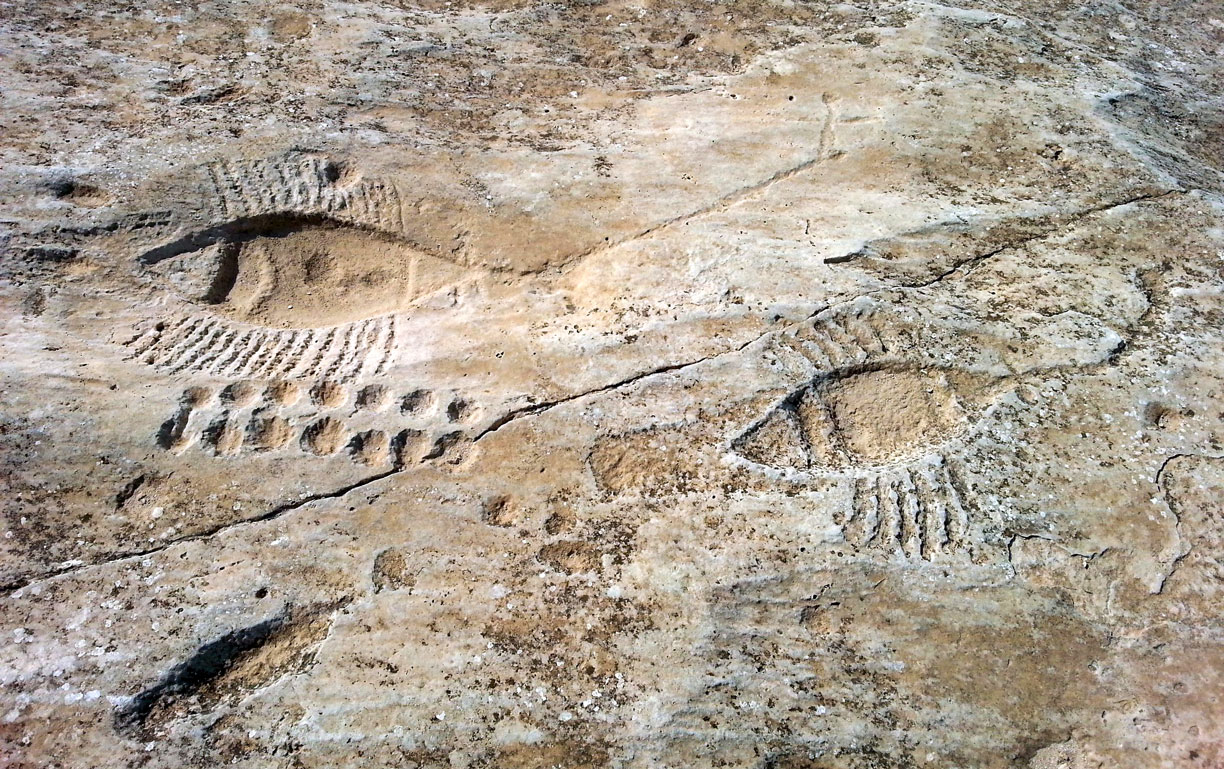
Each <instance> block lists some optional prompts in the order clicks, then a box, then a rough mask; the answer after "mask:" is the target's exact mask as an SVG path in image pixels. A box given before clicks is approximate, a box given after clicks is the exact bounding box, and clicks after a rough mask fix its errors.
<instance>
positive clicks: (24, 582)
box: [0, 156, 1197, 596]
mask: <svg viewBox="0 0 1224 769" xmlns="http://www.w3.org/2000/svg"><path fill="white" fill-rule="evenodd" d="M822 159H823V157H819V156H818V157H817V158H813V159H812V160H809V161H806V162H804V163H801V164H799V165H798V166H795V167H792V168H789V169H785V170H783V171H780V172H778V173H777V174H774V175H773V176H771V177H770V178H769V179H767V180H765V181H764V182H761V183H759V184H755V185H752V186H751V187H748V188H744V189H741V190H737V191H736V193H732V195H730V196H725V197H723V198H720V199H719V200H718V201H716V203H715V204H713V205H711V206H709V207H707V208H705V209H702V210H700V211H697V212H693V213H691V214H688V215H685V216H683V217H678V218H677V219H675V220H670V221H668V222H664V223H662V224H660V225H657V226H655V227H652V228H650V229H649V230H647V231H645V232H643V233H640V234H638V235H637V236H633V237H631V238H630V240H633V239H636V238H640V237H645V236H646V235H649V234H650V233H652V232H654V231H656V230H658V229H661V228H664V227H667V226H669V225H671V224H674V223H676V222H679V221H686V220H689V219H692V218H695V217H697V216H701V215H703V214H705V213H708V212H710V211H713V210H716V209H717V208H719V207H720V205H723V204H725V205H733V204H734V203H735V202H738V200H739V199H742V198H743V197H745V196H747V195H748V194H750V193H751V192H754V191H757V190H760V189H764V188H767V187H768V186H770V185H771V184H773V183H775V182H777V181H780V180H782V179H785V178H789V177H791V176H793V175H795V174H797V173H799V172H801V171H803V170H806V169H807V168H810V167H812V166H813V165H815V164H816V163H818V162H820V160H822ZM1191 191H1192V189H1188V188H1176V189H1172V190H1166V191H1164V192H1160V193H1145V194H1142V195H1135V196H1132V197H1130V198H1128V199H1126V200H1122V201H1116V202H1112V203H1105V204H1101V205H1098V206H1093V207H1091V208H1088V209H1084V210H1083V211H1079V212H1074V213H1072V214H1069V215H1068V216H1069V217H1070V218H1069V219H1068V220H1067V221H1066V222H1064V223H1063V224H1062V225H1061V226H1059V227H1056V228H1054V229H1053V230H1052V231H1050V232H1046V233H1041V234H1037V235H1033V236H1029V237H1026V238H1021V239H1018V240H1017V241H1015V242H1012V243H1008V244H1005V245H1003V246H1001V247H999V248H997V249H992V250H991V251H988V252H986V253H984V254H979V255H975V256H973V257H970V258H968V259H964V260H962V261H960V262H959V263H957V264H956V265H955V266H953V267H952V268H950V269H949V270H946V271H945V272H943V273H941V274H940V275H939V276H937V277H935V278H934V279H932V280H930V281H927V282H926V283H923V284H920V285H916V286H882V287H879V288H875V289H871V290H869V291H863V292H861V293H857V294H854V295H853V296H850V297H848V298H846V299H844V300H842V301H839V302H836V303H833V304H822V305H821V306H819V307H818V308H817V309H816V310H814V311H813V312H811V313H810V314H808V315H807V316H805V317H804V318H801V319H800V320H797V321H794V322H791V323H788V324H786V325H785V326H784V327H783V328H770V329H768V330H766V331H763V332H761V333H760V334H758V335H756V336H754V337H752V338H751V339H749V340H747V341H746V342H743V343H741V344H739V345H737V346H735V347H731V348H728V349H726V350H722V351H719V352H715V353H711V354H709V355H705V356H702V357H701V358H697V359H695V360H690V361H684V362H681V363H672V364H667V365H664V366H659V367H656V368H653V369H649V370H647V371H643V372H638V373H636V374H633V375H632V376H629V377H626V378H624V379H620V380H618V381H616V382H612V383H610V384H606V385H601V386H599V387H595V388H592V389H589V390H584V391H582V392H579V393H575V394H572V395H567V396H564V397H561V398H556V399H553V400H549V401H544V402H541V403H536V404H532V405H530V406H524V407H521V408H518V409H514V410H511V411H509V412H507V413H506V414H503V415H502V416H500V417H498V418H497V419H496V420H494V421H493V422H492V423H490V424H489V425H488V426H487V427H485V428H484V429H483V430H481V431H480V432H479V433H477V434H476V436H475V437H473V438H472V443H473V444H474V443H476V442H478V441H480V440H481V439H483V438H485V437H487V436H488V435H491V434H493V433H495V432H497V431H498V430H500V429H501V428H503V427H505V426H506V425H507V424H510V423H511V422H514V421H517V420H519V419H523V418H526V417H532V416H537V415H539V414H542V413H544V412H547V411H549V410H551V409H553V408H555V407H557V406H561V405H564V404H566V403H572V402H574V401H577V400H581V399H582V398H586V397H589V396H592V395H599V394H601V393H606V392H612V391H615V390H618V389H620V388H622V387H627V386H629V385H632V384H634V383H636V382H639V381H642V380H644V379H647V378H649V377H652V376H657V375H660V374H667V373H674V372H676V371H681V370H683V369H686V368H691V367H693V366H697V365H700V364H702V363H706V362H708V361H710V360H713V359H715V358H720V357H723V356H726V355H734V354H737V353H740V352H743V351H744V350H746V349H747V348H748V347H750V346H752V345H754V344H756V343H758V342H760V341H761V340H762V339H765V338H766V337H768V336H770V335H773V334H780V333H784V332H785V331H786V330H787V329H791V328H795V327H797V326H799V325H801V324H803V323H806V322H809V321H811V320H812V319H814V318H815V317H817V316H818V315H820V314H821V313H823V312H827V311H829V310H832V309H835V308H837V307H841V306H843V305H846V304H849V303H851V302H854V301H857V300H858V299H861V298H863V297H865V296H871V295H873V294H878V293H886V292H889V291H897V290H902V291H904V290H907V289H915V288H925V287H927V286H930V285H933V284H935V283H938V282H940V281H942V280H944V279H946V278H948V277H950V276H951V275H952V274H954V273H956V272H957V271H958V270H960V269H961V268H962V267H964V266H965V265H968V264H974V265H975V264H977V263H980V262H982V261H985V260H986V259H989V258H991V257H993V256H995V255H997V254H999V253H1001V252H1003V251H1006V250H1008V249H1010V248H1016V247H1019V246H1021V245H1024V244H1026V243H1029V242H1031V241H1034V240H1040V239H1043V238H1048V237H1051V236H1053V235H1054V234H1056V233H1057V232H1058V231H1060V230H1062V229H1064V228H1065V227H1067V226H1068V225H1070V224H1073V223H1075V222H1076V221H1078V220H1080V219H1082V218H1084V217H1086V216H1089V215H1091V214H1094V213H1100V212H1103V211H1107V210H1110V209H1113V208H1118V207H1121V206H1125V205H1130V204H1132V203H1138V202H1143V201H1146V200H1154V199H1157V198H1163V197H1167V196H1169V195H1173V194H1179V193H1181V194H1184V193H1188V192H1191ZM729 198H735V199H734V200H730V201H729V200H728V199H729ZM622 242H623V241H622ZM1124 344H1125V342H1124ZM1176 456H1197V455H1175V457H1172V458H1176ZM1172 458H1170V459H1172ZM1168 461H1170V460H1166V464H1167V463H1168ZM406 469H408V467H407V466H405V465H400V466H397V467H393V468H392V469H390V470H387V471H386V472H383V473H378V474H376V475H372V476H369V477H367V478H364V479H362V480H359V481H356V482H354V483H351V484H348V485H346V486H343V487H341V488H339V489H334V490H332V491H328V492H322V493H319V494H312V495H310V496H307V497H304V498H302V499H299V500H297V501H294V502H287V503H284V504H281V505H278V506H276V507H274V508H272V509H271V510H269V511H268V512H266V513H263V514H262V515H258V516H255V517H253V518H244V519H242V520H239V521H231V522H227V523H223V524H219V525H217V526H213V527H211V528H209V529H207V530H205V531H201V532H197V533H195V534H190V535H186V536H183V537H177V538H175V539H172V540H167V541H166V542H163V543H161V544H159V545H157V546H156V547H151V548H146V549H144V550H139V551H135V552H127V553H123V554H119V555H115V556H113V557H110V558H107V559H104V560H101V561H94V562H91V563H79V564H74V565H72V566H67V567H64V568H61V569H58V570H54V571H51V572H47V573H43V574H40V575H37V576H34V577H31V578H28V579H16V580H12V581H10V582H8V583H6V584H4V585H2V586H0V595H3V596H9V595H11V594H13V593H16V592H18V591H20V590H23V589H24V588H26V587H29V586H31V585H35V584H38V583H40V582H44V581H48V580H51V579H55V578H58V577H62V576H65V575H70V574H75V573H78V572H81V571H84V570H87V569H93V568H100V567H105V566H108V565H112V564H117V563H122V562H124V561H130V560H136V559H138V558H144V557H147V556H150V555H155V554H157V553H160V552H162V551H164V550H167V549H169V548H171V547H173V546H174V545H178V544H182V543H184V542H198V541H202V540H206V539H210V538H212V537H214V536H216V535H218V534H222V533H224V532H226V531H229V530H231V529H234V528H238V527H240V526H248V525H253V524H257V523H263V522H266V521H270V520H275V519H277V518H280V517H282V516H285V515H288V514H289V513H292V512H294V511H296V510H299V509H301V508H303V507H305V506H307V505H310V504H312V503H314V502H321V501H325V500H329V499H338V498H341V497H344V496H347V495H348V494H350V493H352V492H354V491H357V490H359V489H362V488H364V487H366V486H369V485H371V484H374V483H377V482H379V481H381V480H384V479H386V478H389V477H391V476H394V475H397V474H399V473H401V472H403V471H404V470H406ZM1163 469H1164V467H1163V466H1162V468H1161V470H1162V471H1163ZM1158 477H1159V473H1158ZM1015 536H1021V535H1015ZM1015 536H1013V537H1012V539H1011V541H1009V543H1008V551H1009V552H1008V557H1009V561H1010V550H1011V543H1012V542H1014V541H1015ZM1013 571H1014V569H1013ZM1166 579H1167V577H1166Z"/></svg>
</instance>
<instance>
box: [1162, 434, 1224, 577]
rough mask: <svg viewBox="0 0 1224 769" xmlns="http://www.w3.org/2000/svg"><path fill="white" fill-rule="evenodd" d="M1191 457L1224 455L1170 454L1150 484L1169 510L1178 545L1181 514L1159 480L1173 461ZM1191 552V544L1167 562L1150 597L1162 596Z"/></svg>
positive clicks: (1180, 536) (1192, 547)
mask: <svg viewBox="0 0 1224 769" xmlns="http://www.w3.org/2000/svg"><path fill="white" fill-rule="evenodd" d="M1191 457H1194V458H1199V459H1224V455H1216V454H1196V453H1193V452H1180V453H1177V454H1171V455H1169V456H1167V457H1165V460H1164V461H1163V462H1161V463H1160V467H1159V468H1158V469H1157V470H1156V477H1155V478H1153V479H1152V482H1153V483H1154V484H1156V488H1157V489H1158V490H1159V491H1160V495H1161V497H1162V498H1163V499H1164V503H1165V506H1166V507H1168V508H1169V512H1170V513H1171V514H1172V515H1173V530H1174V531H1175V532H1176V533H1177V541H1178V542H1179V543H1185V538H1184V537H1183V536H1182V531H1181V529H1182V520H1181V513H1179V512H1177V507H1176V506H1174V504H1173V500H1172V499H1170V498H1169V495H1168V493H1167V492H1166V491H1165V487H1164V483H1163V482H1162V481H1161V479H1162V478H1163V477H1164V474H1165V471H1166V470H1168V468H1169V465H1170V464H1172V463H1173V462H1174V461H1176V460H1178V459H1188V458H1191ZM1193 551H1194V545H1193V544H1192V543H1191V544H1186V549H1185V550H1184V551H1183V552H1181V553H1179V554H1178V555H1176V556H1174V558H1173V560H1172V561H1170V562H1169V570H1168V571H1167V572H1165V574H1164V576H1162V577H1161V578H1160V584H1159V585H1158V586H1157V587H1156V589H1155V590H1153V591H1152V595H1162V594H1163V593H1164V589H1165V585H1167V584H1168V583H1169V580H1170V579H1171V578H1172V577H1173V573H1174V572H1176V571H1177V568H1178V567H1179V566H1181V563H1182V561H1184V560H1185V559H1186V557H1187V556H1189V555H1190V553H1192V552H1193Z"/></svg>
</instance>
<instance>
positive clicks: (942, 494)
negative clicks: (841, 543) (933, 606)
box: [837, 460, 975, 560]
mask: <svg viewBox="0 0 1224 769" xmlns="http://www.w3.org/2000/svg"><path fill="white" fill-rule="evenodd" d="M851 482H852V483H853V492H852V498H851V501H850V507H849V510H848V512H847V513H846V514H844V515H842V516H839V518H840V520H838V521H837V522H838V523H839V524H840V525H841V527H842V531H843V533H844V535H845V537H846V541H847V542H849V543H850V544H852V545H854V546H856V547H859V548H868V547H874V548H879V549H883V550H886V551H889V552H895V551H897V550H900V551H901V552H902V553H904V554H905V555H906V556H907V557H911V558H913V557H921V558H923V559H924V560H931V559H932V558H934V557H935V556H937V555H940V554H943V553H951V552H955V551H957V550H961V549H963V548H964V547H965V546H966V545H967V543H968V540H969V537H970V527H971V524H972V520H971V515H972V513H973V511H974V509H975V506H974V504H973V502H972V500H971V496H970V492H969V489H968V486H967V485H966V484H965V482H964V479H963V477H962V475H961V472H960V470H959V468H958V467H957V466H956V465H955V463H953V462H950V461H947V460H940V461H938V462H935V463H928V464H922V465H915V466H909V467H898V468H892V469H890V470H888V471H886V472H883V473H880V474H878V475H873V476H867V477H861V478H855V479H853V480H852V481H851Z"/></svg>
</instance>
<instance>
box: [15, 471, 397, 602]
mask: <svg viewBox="0 0 1224 769" xmlns="http://www.w3.org/2000/svg"><path fill="white" fill-rule="evenodd" d="M404 469H405V468H403V467H395V468H392V469H390V470H388V471H386V472H383V473H378V474H377V475H371V476H369V477H366V478H363V479H362V480H360V481H355V482H354V483H350V484H348V485H347V486H343V487H341V488H339V489H333V490H332V491H327V492H322V493H319V494H311V495H310V496H307V497H303V498H301V499H299V500H296V501H294V502H286V503H284V504H281V505H278V506H276V507H274V508H272V509H271V510H269V511H267V512H265V513H263V514H261V515H257V516H255V517H253V518H243V519H241V520H238V521H228V522H226V523H222V524H218V525H216V526H213V527H210V528H208V529H205V530H204V531H200V532H196V533H195V534H187V535H185V536H182V537H175V538H174V539H169V540H166V541H165V542H162V543H159V544H158V545H157V546H155V547H149V548H145V549H143V550H137V551H129V552H125V553H120V554H117V555H114V556H111V557H110V558H106V559H104V560H101V561H92V562H90V563H78V564H73V565H71V566H66V567H63V568H61V569H56V570H54V571H50V572H46V573H43V574H39V575H37V576H34V577H31V578H28V579H15V580H11V581H9V582H8V583H6V584H4V585H2V586H0V595H3V596H6V597H7V596H9V595H12V594H13V593H16V592H18V591H20V590H23V589H25V588H27V587H29V586H31V585H35V584H38V583H40V582H45V581H48V580H52V579H55V578H57V577H63V576H65V575H70V574H76V573H78V572H82V571H85V570H87V569H94V568H101V567H103V566H109V565H112V564H117V563H123V562H124V561H134V560H136V559H138V558H145V557H147V556H150V555H156V554H157V553H160V552H162V551H163V550H168V549H169V548H171V547H174V546H175V545H178V544H182V543H184V542H198V541H201V540H205V539H209V538H211V537H215V536H216V535H218V534H222V533H224V532H226V531H229V530H230V529H235V528H238V527H240V526H249V525H252V524H256V523H263V522H264V521H271V520H275V519H277V518H280V517H281V516H284V515H287V514H289V513H292V512H294V511H295V510H298V509H300V508H303V507H305V506H306V505H309V504H312V503H314V502H321V501H323V500H328V499H338V498H340V497H343V496H346V495H348V494H350V493H352V492H354V491H357V490H358V489H361V488H363V487H365V486H368V485H370V484H371V483H376V482H378V481H381V480H382V479H384V478H389V477H390V476H392V475H395V474H396V473H399V472H401V471H403V470H404Z"/></svg>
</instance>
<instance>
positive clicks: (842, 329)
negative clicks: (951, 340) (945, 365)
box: [786, 310, 909, 369]
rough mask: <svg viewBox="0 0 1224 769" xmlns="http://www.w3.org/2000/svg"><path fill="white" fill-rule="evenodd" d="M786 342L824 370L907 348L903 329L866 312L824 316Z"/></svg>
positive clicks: (792, 333) (788, 336)
mask: <svg viewBox="0 0 1224 769" xmlns="http://www.w3.org/2000/svg"><path fill="white" fill-rule="evenodd" d="M786 340H787V342H789V344H790V346H791V347H792V348H794V349H795V350H796V351H798V352H799V353H800V354H801V355H803V356H804V357H805V358H807V359H808V360H810V361H811V362H812V363H813V364H815V365H817V366H819V367H821V368H824V369H837V368H841V367H844V366H852V365H854V364H857V363H864V362H866V361H870V360H875V359H878V358H880V357H882V356H886V355H888V354H890V353H892V352H894V351H896V350H900V349H905V348H906V347H908V346H909V339H908V335H907V333H906V330H905V328H904V327H902V326H899V325H898V324H896V323H885V322H883V321H882V319H881V318H879V317H878V316H877V315H876V314H874V313H872V312H870V311H866V310H858V311H847V312H838V313H833V314H829V315H824V316H822V317H819V318H817V319H816V320H814V321H812V322H811V323H807V324H804V325H802V326H800V327H799V328H797V329H795V330H794V331H791V332H790V333H789V334H787V336H786Z"/></svg>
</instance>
